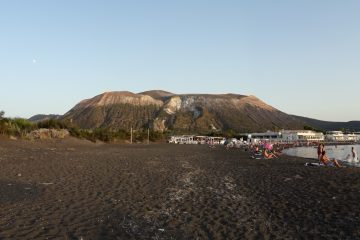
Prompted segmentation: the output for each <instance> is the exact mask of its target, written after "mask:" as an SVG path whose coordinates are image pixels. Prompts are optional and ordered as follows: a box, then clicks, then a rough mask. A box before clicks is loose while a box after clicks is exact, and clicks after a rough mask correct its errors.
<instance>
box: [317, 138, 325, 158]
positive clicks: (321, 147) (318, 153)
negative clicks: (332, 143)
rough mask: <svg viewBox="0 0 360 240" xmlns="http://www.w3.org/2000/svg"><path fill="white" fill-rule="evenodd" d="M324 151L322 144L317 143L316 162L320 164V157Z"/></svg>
mask: <svg viewBox="0 0 360 240" xmlns="http://www.w3.org/2000/svg"><path fill="white" fill-rule="evenodd" d="M323 151H324V144H322V143H319V145H318V147H317V155H318V160H319V162H320V163H321V155H322V152H323Z"/></svg>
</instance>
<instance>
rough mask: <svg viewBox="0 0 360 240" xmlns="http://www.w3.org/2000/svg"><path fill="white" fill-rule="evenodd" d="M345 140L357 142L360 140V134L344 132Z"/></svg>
mask: <svg viewBox="0 0 360 240" xmlns="http://www.w3.org/2000/svg"><path fill="white" fill-rule="evenodd" d="M344 141H348V142H357V141H359V136H358V135H356V134H354V133H348V134H344Z"/></svg>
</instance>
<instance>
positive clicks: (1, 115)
mask: <svg viewBox="0 0 360 240" xmlns="http://www.w3.org/2000/svg"><path fill="white" fill-rule="evenodd" d="M4 115H5V112H4V111H0V120H1V119H3V117H4Z"/></svg>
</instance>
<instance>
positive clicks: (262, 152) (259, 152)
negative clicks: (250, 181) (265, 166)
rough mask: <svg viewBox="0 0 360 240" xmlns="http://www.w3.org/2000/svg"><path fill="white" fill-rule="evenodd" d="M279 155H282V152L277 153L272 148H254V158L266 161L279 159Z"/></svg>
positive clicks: (256, 146)
mask: <svg viewBox="0 0 360 240" xmlns="http://www.w3.org/2000/svg"><path fill="white" fill-rule="evenodd" d="M270 148H271V149H270ZM279 155H281V151H276V149H275V148H273V147H272V146H271V147H269V146H262V148H261V149H260V147H259V146H258V145H255V146H253V156H257V157H259V158H264V159H273V158H277V157H278V156H279Z"/></svg>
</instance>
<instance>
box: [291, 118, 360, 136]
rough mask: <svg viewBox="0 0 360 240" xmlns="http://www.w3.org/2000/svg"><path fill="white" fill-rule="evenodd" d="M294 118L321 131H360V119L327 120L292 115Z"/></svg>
mask: <svg viewBox="0 0 360 240" xmlns="http://www.w3.org/2000/svg"><path fill="white" fill-rule="evenodd" d="M293 117H295V118H296V119H298V120H299V121H301V122H304V123H305V124H306V125H307V126H311V127H313V128H315V129H319V130H322V131H336V130H343V131H349V132H353V131H355V132H360V121H349V122H329V121H321V120H317V119H312V118H306V117H300V116H295V115H293Z"/></svg>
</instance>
